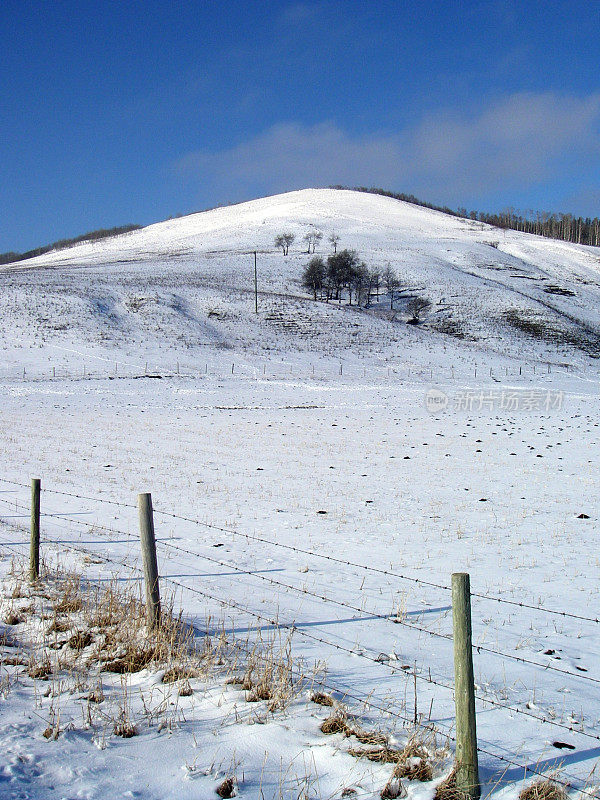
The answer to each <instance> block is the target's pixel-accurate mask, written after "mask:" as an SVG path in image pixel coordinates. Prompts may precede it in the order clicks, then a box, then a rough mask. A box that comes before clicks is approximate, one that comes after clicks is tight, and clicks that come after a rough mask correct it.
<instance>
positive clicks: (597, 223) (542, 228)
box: [331, 186, 600, 247]
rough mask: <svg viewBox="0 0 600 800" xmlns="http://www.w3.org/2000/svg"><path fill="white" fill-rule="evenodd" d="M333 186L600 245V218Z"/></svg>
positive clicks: (513, 228) (500, 225) (362, 187)
mask: <svg viewBox="0 0 600 800" xmlns="http://www.w3.org/2000/svg"><path fill="white" fill-rule="evenodd" d="M331 188H332V189H350V188H352V189H353V191H355V192H367V193H369V194H381V195H384V196H385V197H393V198H395V199H396V200H404V201H405V202H406V203H413V205H416V206H423V207H424V208H431V209H433V210H434V211H442V212H443V213H444V214H451V215H452V216H454V217H462V218H464V219H472V220H477V221H478V222H485V223H487V224H488V225H494V226H495V227H496V228H504V229H510V230H513V231H523V232H524V233H535V234H537V235H538V236H547V237H548V238H549V239H562V240H563V241H565V242H574V243H575V244H589V245H592V247H600V219H599V218H598V217H594V218H593V219H592V218H591V217H574V216H573V215H572V214H551V213H549V212H547V211H535V212H534V211H531V212H528V213H527V214H520V213H518V212H516V211H514V210H513V209H512V208H510V209H507V210H506V211H500V212H499V213H497V214H486V213H485V212H482V211H467V209H466V208H459V209H457V210H456V211H454V210H453V209H452V208H448V207H447V206H436V205H434V204H433V203H425V202H424V201H422V200H419V199H418V198H416V197H415V196H414V195H412V194H402V193H398V192H389V191H387V189H377V188H367V187H366V186H354V187H349V186H332V187H331Z"/></svg>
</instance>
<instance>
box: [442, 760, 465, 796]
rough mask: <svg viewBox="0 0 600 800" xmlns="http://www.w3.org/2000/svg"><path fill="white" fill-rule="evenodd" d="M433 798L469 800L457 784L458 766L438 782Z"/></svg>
mask: <svg viewBox="0 0 600 800" xmlns="http://www.w3.org/2000/svg"><path fill="white" fill-rule="evenodd" d="M433 800H468V798H467V796H466V795H465V793H464V792H462V791H461V790H460V789H459V788H458V786H457V785H456V767H454V768H453V769H452V772H451V773H450V774H449V775H448V776H446V777H445V778H444V780H443V781H441V783H439V784H438V786H437V788H436V790H435V795H434V796H433Z"/></svg>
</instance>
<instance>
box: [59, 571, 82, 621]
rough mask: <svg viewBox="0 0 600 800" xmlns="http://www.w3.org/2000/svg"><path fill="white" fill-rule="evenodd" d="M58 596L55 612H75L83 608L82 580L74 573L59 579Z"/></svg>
mask: <svg viewBox="0 0 600 800" xmlns="http://www.w3.org/2000/svg"><path fill="white" fill-rule="evenodd" d="M57 590H58V592H57V596H56V599H55V602H54V613H55V614H75V613H76V612H77V611H81V609H82V608H83V599H82V597H81V581H80V580H79V577H77V576H75V575H73V576H69V577H68V578H66V579H64V580H62V581H59V583H58V586H57Z"/></svg>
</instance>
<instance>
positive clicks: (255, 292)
mask: <svg viewBox="0 0 600 800" xmlns="http://www.w3.org/2000/svg"><path fill="white" fill-rule="evenodd" d="M254 313H255V314H258V272H257V270H256V250H255V251H254Z"/></svg>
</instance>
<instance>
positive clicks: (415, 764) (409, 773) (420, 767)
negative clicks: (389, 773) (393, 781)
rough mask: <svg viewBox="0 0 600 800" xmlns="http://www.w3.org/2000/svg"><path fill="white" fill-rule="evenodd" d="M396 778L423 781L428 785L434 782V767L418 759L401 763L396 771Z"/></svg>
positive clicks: (424, 760)
mask: <svg viewBox="0 0 600 800" xmlns="http://www.w3.org/2000/svg"><path fill="white" fill-rule="evenodd" d="M394 776H395V777H397V778H406V779H407V780H409V781H421V782H422V783H426V782H427V781H431V780H433V767H432V766H431V764H430V763H429V761H427V760H426V759H424V758H416V759H413V760H411V761H405V762H404V763H399V764H398V765H397V766H396V768H395V769H394Z"/></svg>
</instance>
